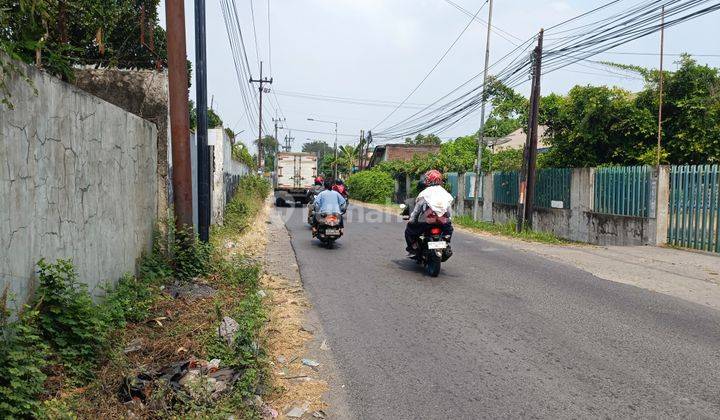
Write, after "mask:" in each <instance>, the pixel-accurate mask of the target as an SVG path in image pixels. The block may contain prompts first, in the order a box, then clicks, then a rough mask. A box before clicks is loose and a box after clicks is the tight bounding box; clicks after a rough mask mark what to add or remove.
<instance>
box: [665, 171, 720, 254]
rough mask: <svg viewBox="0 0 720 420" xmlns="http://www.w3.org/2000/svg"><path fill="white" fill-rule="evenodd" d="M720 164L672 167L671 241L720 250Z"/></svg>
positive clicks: (669, 238)
mask: <svg viewBox="0 0 720 420" xmlns="http://www.w3.org/2000/svg"><path fill="white" fill-rule="evenodd" d="M719 184H720V170H719V167H718V165H692V166H690V165H685V166H674V165H673V166H672V167H670V208H669V210H670V212H669V217H670V220H669V222H670V224H669V227H668V243H670V244H672V245H677V246H682V247H687V248H694V249H700V250H703V251H712V252H720V238H718V235H719V232H720V198H718V196H719V195H720V185H719Z"/></svg>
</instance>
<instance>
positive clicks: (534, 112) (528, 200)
mask: <svg viewBox="0 0 720 420" xmlns="http://www.w3.org/2000/svg"><path fill="white" fill-rule="evenodd" d="M543 33H544V30H543V29H540V34H539V35H538V45H537V47H535V52H534V53H533V57H534V60H535V62H534V66H533V78H532V90H531V92H532V93H531V95H530V118H529V120H528V137H527V141H526V143H525V153H524V157H525V159H524V160H523V170H522V171H521V172H520V197H519V199H518V214H517V216H518V220H517V230H518V232H519V231H521V230H522V229H523V228H524V227H525V226H527V227H532V212H533V208H534V200H535V167H536V164H537V143H538V111H539V109H540V76H541V74H542V48H543Z"/></svg>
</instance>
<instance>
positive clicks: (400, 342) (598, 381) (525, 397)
mask: <svg viewBox="0 0 720 420" xmlns="http://www.w3.org/2000/svg"><path fill="white" fill-rule="evenodd" d="M358 210H359V209H358V208H357V207H355V208H354V211H353V212H352V214H351V217H350V219H351V220H349V221H348V222H347V223H346V234H345V236H344V237H343V238H341V239H340V241H339V242H338V243H337V245H336V248H335V249H332V250H328V249H324V248H322V247H320V246H319V245H318V242H317V241H315V240H312V239H311V235H310V231H309V228H308V227H307V226H306V225H305V223H304V222H305V214H304V209H300V208H298V209H294V208H287V209H278V210H277V211H278V212H280V213H281V214H282V216H283V217H284V218H285V220H286V225H287V228H288V230H289V232H290V235H291V237H292V245H293V247H294V249H295V252H296V256H297V260H298V264H299V267H300V274H301V277H302V279H303V282H304V284H305V288H306V290H307V292H308V295H309V297H310V300H311V302H312V303H313V305H314V306H315V310H316V311H317V313H318V314H319V318H320V322H321V323H322V324H323V327H324V329H325V332H326V333H327V336H328V340H329V344H330V345H331V347H332V348H333V351H334V354H335V357H336V359H337V361H336V362H337V365H338V368H339V370H340V374H341V375H342V376H343V380H344V382H345V383H346V384H347V387H346V391H347V394H348V399H349V401H348V404H349V405H350V407H349V408H350V412H351V413H352V416H353V417H355V418H358V419H390V418H392V419H440V418H452V419H460V418H462V419H464V418H467V419H470V418H473V419H474V418H488V417H491V418H528V417H534V418H588V417H592V418H595V417H609V418H624V417H643V418H648V417H650V418H678V417H684V418H715V419H717V418H720V312H718V311H715V310H712V309H708V308H704V307H701V306H699V305H695V304H691V303H689V302H686V301H683V300H680V299H677V298H673V297H669V296H666V295H662V294H658V293H654V292H650V291H647V290H643V289H639V288H635V287H633V286H628V285H623V284H619V283H614V282H610V281H606V280H602V279H599V278H597V277H594V276H592V275H591V274H588V273H587V272H584V271H581V270H578V269H576V268H574V267H571V266H567V265H563V264H560V263H556V262H552V261H549V260H547V259H544V258H542V257H539V256H536V255H535V254H532V253H529V252H520V251H513V250H511V249H509V248H505V247H502V246H499V245H497V244H494V243H492V242H488V241H486V240H483V239H481V238H478V237H476V236H473V235H469V234H463V233H456V235H455V238H454V239H453V250H454V253H455V255H454V256H453V258H452V259H451V260H449V261H448V262H447V263H445V264H444V265H443V269H442V272H441V274H440V277H438V278H435V279H432V278H429V277H427V276H426V275H424V273H423V272H422V270H421V269H420V268H419V267H417V266H416V265H415V263H414V262H413V261H411V260H408V259H406V258H405V252H404V241H403V236H402V234H403V229H404V224H403V222H402V220H399V218H394V220H387V219H388V217H387V216H385V215H383V214H381V213H379V212H376V211H364V214H363V215H362V216H360V215H359V214H358Z"/></svg>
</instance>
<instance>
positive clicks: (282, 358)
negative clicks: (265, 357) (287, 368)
mask: <svg viewBox="0 0 720 420" xmlns="http://www.w3.org/2000/svg"><path fill="white" fill-rule="evenodd" d="M277 361H278V363H280V364H281V365H284V364H285V362H287V359H286V358H285V356H278V357H277Z"/></svg>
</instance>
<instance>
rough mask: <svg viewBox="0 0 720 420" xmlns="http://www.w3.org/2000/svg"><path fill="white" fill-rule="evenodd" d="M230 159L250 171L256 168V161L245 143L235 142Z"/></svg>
mask: <svg viewBox="0 0 720 420" xmlns="http://www.w3.org/2000/svg"><path fill="white" fill-rule="evenodd" d="M232 157H233V159H235V160H237V161H238V162H242V163H244V164H246V165H247V166H248V167H249V168H250V169H255V168H256V167H257V161H256V159H254V158H253V157H252V155H251V154H250V151H249V150H248V148H247V146H245V143H243V142H241V141H236V142H235V144H234V145H233V149H232Z"/></svg>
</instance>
